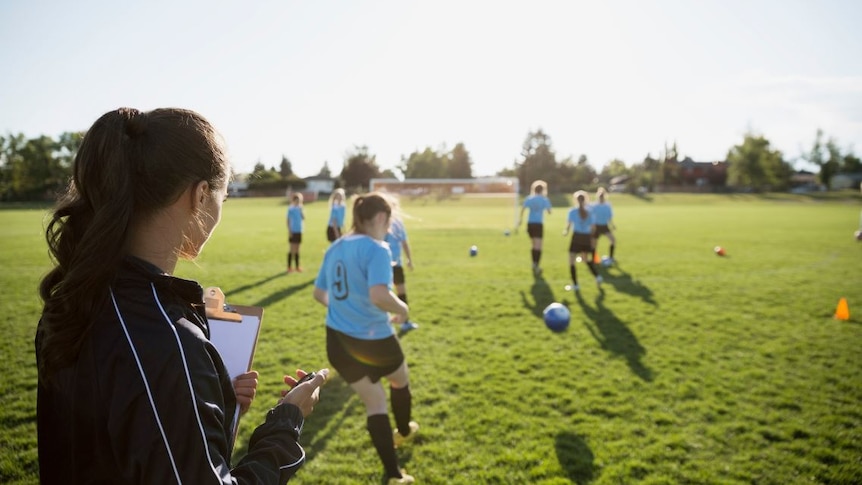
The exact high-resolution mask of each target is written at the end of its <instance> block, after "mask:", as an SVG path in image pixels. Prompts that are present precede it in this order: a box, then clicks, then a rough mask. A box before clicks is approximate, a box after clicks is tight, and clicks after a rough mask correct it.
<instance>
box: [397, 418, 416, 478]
mask: <svg viewBox="0 0 862 485" xmlns="http://www.w3.org/2000/svg"><path fill="white" fill-rule="evenodd" d="M417 431H419V423H417V422H416V421H410V434H408V435H407V436H402V435H401V433H399V432H398V430H397V429H396V430H395V431H394V432H393V433H392V441H393V442H394V443H395V447H396V448H398V447H399V446H401V445H403V444H404V443H406V442H407V441H409V440H411V439H413V437H414V436H416V432H417ZM404 483H412V482H404Z"/></svg>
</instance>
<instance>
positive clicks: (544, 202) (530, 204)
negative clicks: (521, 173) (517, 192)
mask: <svg viewBox="0 0 862 485" xmlns="http://www.w3.org/2000/svg"><path fill="white" fill-rule="evenodd" d="M547 194H548V184H547V182H545V181H544V180H536V181H535V182H533V183H532V185H530V196H529V197H527V198H526V199H524V204H523V206H521V214H520V216H519V217H518V223H517V224H516V225H515V228H516V230H517V228H518V227H519V226H520V225H521V220H523V219H524V211H525V210H526V211H529V212H528V214H527V235H528V236H530V244H531V245H530V259H531V260H532V261H533V274H534V275H535V276H539V275H540V274H542V268H541V267H540V266H539V262H540V261H541V260H542V239H543V238H544V234H545V232H544V227H545V226H544V222H543V221H544V220H545V213H548V214H550V213H551V200H550V199H548V196H547Z"/></svg>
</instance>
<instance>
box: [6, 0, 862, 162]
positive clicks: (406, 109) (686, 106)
mask: <svg viewBox="0 0 862 485" xmlns="http://www.w3.org/2000/svg"><path fill="white" fill-rule="evenodd" d="M860 19H862V2H860V1H857V0H843V1H841V0H820V1H814V0H808V1H800V0H770V1H767V0H697V1H689V0H608V1H581V0H568V1H566V0H559V1H547V0H531V1H509V0H497V1H485V0H434V1H411V0H400V1H395V0H378V1H370V0H352V1H348V0H342V1H336V0H333V1H324V0H253V1H246V2H238V1H222V0H207V1H201V0H190V1H181V0H150V1H147V2H131V1H122V0H76V1H75V2H61V1H59V0H53V1H48V0H0V69H2V71H3V74H2V75H0V134H4V135H5V134H10V133H11V134H18V133H23V134H25V135H26V136H28V137H36V136H40V135H48V136H54V137H56V136H58V135H59V134H61V133H63V132H67V131H84V130H86V129H87V128H88V127H89V126H90V125H91V124H92V123H93V122H94V121H95V120H96V119H97V118H98V117H99V116H101V115H102V114H104V113H105V112H108V111H111V110H113V109H116V108H118V107H121V106H129V107H133V108H138V109H141V110H150V109H154V108H159V107H181V108H188V109H192V110H195V111H197V112H199V113H201V114H202V115H203V116H204V117H206V118H207V119H209V120H210V121H211V122H212V123H213V125H214V126H215V127H216V128H217V129H218V130H219V131H220V132H221V134H222V135H223V137H224V139H225V140H226V143H227V146H228V149H229V151H230V154H231V158H232V163H233V165H234V168H235V170H236V171H237V172H249V171H251V169H252V168H253V166H254V164H255V163H257V162H261V163H263V164H264V165H265V166H267V167H272V166H275V167H277V166H278V165H279V164H280V162H281V158H282V156H285V157H287V158H288V160H290V162H291V164H292V167H293V171H294V172H295V173H296V174H297V175H299V176H302V177H306V176H311V175H316V174H317V173H318V172H319V171H320V169H321V168H322V167H323V165H324V163H326V164H327V165H328V167H329V168H330V170H331V171H332V173H333V174H338V173H340V171H341V168H342V166H343V162H344V160H345V158H346V156H348V154H349V153H351V152H353V151H354V150H355V149H356V147H358V146H366V147H368V151H369V152H370V153H371V154H373V155H375V156H376V160H377V164H378V165H379V166H380V167H381V168H382V169H387V168H391V169H395V168H396V167H397V166H398V165H399V164H400V163H401V161H402V159H404V158H406V157H408V156H409V155H410V153H412V152H414V151H419V152H421V151H423V150H424V149H425V148H428V147H431V148H432V149H435V150H451V149H452V148H453V147H454V146H455V145H456V144H457V143H464V145H465V147H466V149H467V150H468V152H469V153H470V156H471V159H472V161H473V173H474V175H476V176H482V175H493V174H496V173H497V172H498V171H499V170H502V169H505V168H512V167H513V166H514V164H515V162H516V161H520V160H522V157H521V149H522V145H523V143H524V141H525V139H526V138H527V136H528V134H529V133H530V132H534V131H536V130H539V129H541V130H542V131H544V132H545V133H546V134H548V135H549V136H550V138H551V143H552V147H553V149H554V151H555V152H556V154H557V159H558V160H562V159H564V158H567V157H572V158H573V159H577V158H578V157H579V156H580V155H582V154H583V155H586V156H587V159H588V160H589V161H590V162H591V163H592V164H593V165H594V166H595V167H596V168H597V169H600V168H601V167H602V166H604V165H605V164H606V163H607V162H609V161H610V160H612V159H619V160H622V161H624V162H625V163H626V164H628V165H631V164H633V163H640V162H641V161H643V159H644V157H646V156H647V155H648V154H649V155H652V156H654V157H655V156H658V155H659V154H660V153H661V152H662V150H663V149H664V147H665V145H671V144H673V143H674V142H675V143H676V144H677V147H678V148H679V152H680V154H681V155H683V156H690V157H691V158H692V159H694V160H696V161H715V160H723V159H724V158H725V157H726V155H727V152H728V150H729V149H730V148H731V147H733V146H734V145H737V144H740V143H741V142H742V140H743V137H744V135H745V134H746V133H754V134H758V135H763V136H764V137H766V138H767V139H768V140H769V141H770V142H771V144H772V147H773V148H774V149H777V150H780V151H781V152H782V153H783V154H784V156H785V159H786V160H788V161H791V162H795V161H796V160H798V159H799V158H800V156H801V155H802V154H803V153H804V152H805V151H807V150H809V149H810V147H811V145H812V143H813V142H814V138H815V134H816V132H817V130H818V129H821V130H823V133H824V137H825V138H827V139H828V138H832V139H834V140H835V141H836V142H837V143H838V145H839V146H840V147H842V149H844V150H846V151H853V152H854V153H855V154H856V155H860V154H862V62H860V59H862V29H860V28H859V21H860ZM796 163H797V165H796V166H797V168H808V169H810V168H811V167H810V166H807V165H805V164H804V163H803V162H796ZM396 173H397V172H396Z"/></svg>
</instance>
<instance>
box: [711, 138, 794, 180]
mask: <svg viewBox="0 0 862 485" xmlns="http://www.w3.org/2000/svg"><path fill="white" fill-rule="evenodd" d="M727 163H728V169H727V184H728V185H730V186H735V187H744V188H750V189H752V190H755V191H764V190H784V189H786V188H787V187H788V186H789V185H790V176H791V174H792V173H793V169H792V168H791V167H790V164H789V163H787V162H785V161H784V158H783V156H782V154H781V152H780V151H778V150H771V149H770V145H769V140H767V139H766V138H764V137H763V136H762V135H755V134H753V133H751V132H749V133H746V134H745V137H744V139H743V141H742V144H741V145H736V146H734V147H733V148H731V149H730V150H729V151H728V152H727Z"/></svg>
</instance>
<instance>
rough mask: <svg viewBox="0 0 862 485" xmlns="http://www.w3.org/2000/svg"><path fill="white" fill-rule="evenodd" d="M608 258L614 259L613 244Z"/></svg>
mask: <svg viewBox="0 0 862 485" xmlns="http://www.w3.org/2000/svg"><path fill="white" fill-rule="evenodd" d="M610 256H611V259H613V257H614V244H611V254H610Z"/></svg>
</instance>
